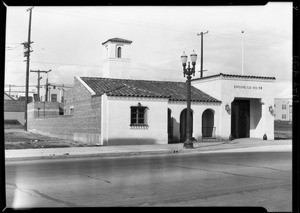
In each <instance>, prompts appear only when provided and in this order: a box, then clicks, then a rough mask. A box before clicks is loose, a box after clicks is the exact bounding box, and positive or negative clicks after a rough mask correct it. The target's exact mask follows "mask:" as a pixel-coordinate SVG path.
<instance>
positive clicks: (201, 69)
mask: <svg viewBox="0 0 300 213" xmlns="http://www.w3.org/2000/svg"><path fill="white" fill-rule="evenodd" d="M207 33H208V31H206V32H201V33H197V36H199V35H201V57H200V78H202V77H203V71H204V70H203V35H204V34H207Z"/></svg>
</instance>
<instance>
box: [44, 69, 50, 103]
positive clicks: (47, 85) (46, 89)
mask: <svg viewBox="0 0 300 213" xmlns="http://www.w3.org/2000/svg"><path fill="white" fill-rule="evenodd" d="M50 71H51V70H49V72H50ZM47 73H48V72H47ZM48 87H49V83H48V75H47V78H46V85H45V91H46V93H45V102H47V101H48Z"/></svg>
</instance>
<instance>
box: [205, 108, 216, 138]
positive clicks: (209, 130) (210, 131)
mask: <svg viewBox="0 0 300 213" xmlns="http://www.w3.org/2000/svg"><path fill="white" fill-rule="evenodd" d="M202 137H206V138H211V137H215V127H214V111H213V110H212V109H206V110H205V111H204V112H203V114H202Z"/></svg>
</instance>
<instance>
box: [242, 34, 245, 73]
mask: <svg viewBox="0 0 300 213" xmlns="http://www.w3.org/2000/svg"><path fill="white" fill-rule="evenodd" d="M244 32H245V31H244V30H242V31H241V33H242V75H244Z"/></svg>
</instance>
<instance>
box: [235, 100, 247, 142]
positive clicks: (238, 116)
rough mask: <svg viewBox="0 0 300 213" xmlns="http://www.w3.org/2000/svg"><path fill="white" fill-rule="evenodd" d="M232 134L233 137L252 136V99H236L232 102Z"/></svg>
mask: <svg viewBox="0 0 300 213" xmlns="http://www.w3.org/2000/svg"><path fill="white" fill-rule="evenodd" d="M231 135H232V137H233V138H249V136H250V101H249V100H234V101H233V102H232V103H231Z"/></svg>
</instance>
